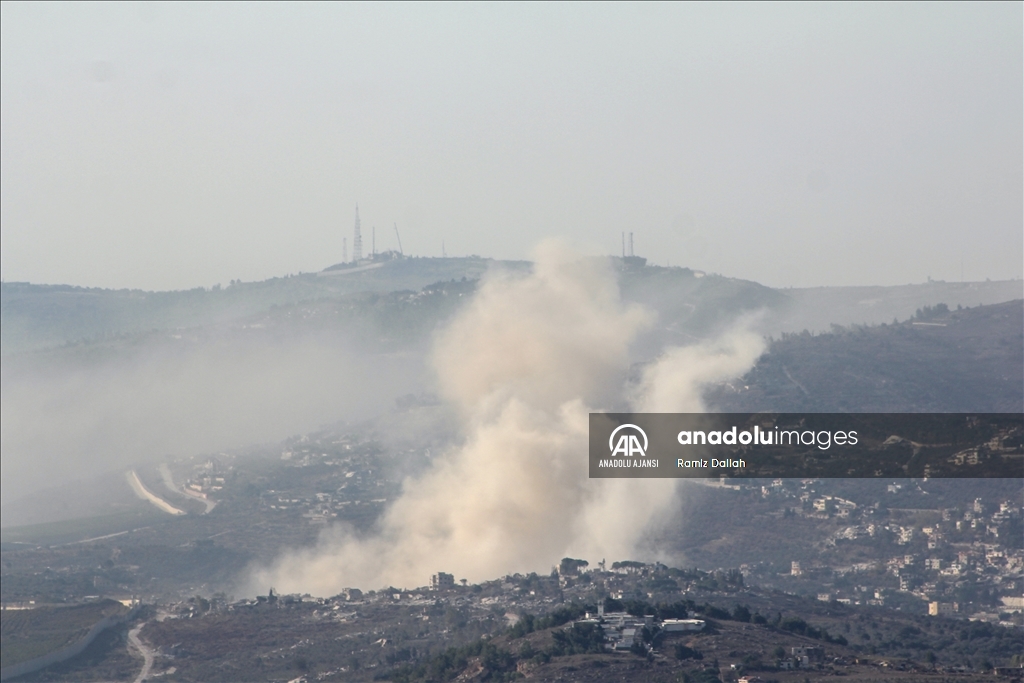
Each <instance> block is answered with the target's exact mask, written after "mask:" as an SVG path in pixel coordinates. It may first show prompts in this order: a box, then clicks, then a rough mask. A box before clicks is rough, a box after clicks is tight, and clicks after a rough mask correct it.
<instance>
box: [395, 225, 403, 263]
mask: <svg viewBox="0 0 1024 683" xmlns="http://www.w3.org/2000/svg"><path fill="white" fill-rule="evenodd" d="M395 237H397V238H398V253H399V254H401V255H402V256H405V252H404V251H402V236H401V235H399V234H398V223H395Z"/></svg>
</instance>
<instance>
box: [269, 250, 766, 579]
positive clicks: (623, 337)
mask: <svg viewBox="0 0 1024 683" xmlns="http://www.w3.org/2000/svg"><path fill="white" fill-rule="evenodd" d="M535 263H536V265H535V268H534V271H533V272H532V273H531V274H530V275H526V276H524V275H513V274H509V273H502V272H495V273H491V274H490V275H489V276H488V277H487V278H485V279H484V280H483V282H482V283H481V285H480V287H479V289H478V291H477V294H476V296H475V298H474V300H473V301H471V302H470V303H469V304H468V305H467V307H466V308H465V309H464V310H463V311H462V312H461V313H460V315H459V316H458V317H457V318H456V319H455V320H454V321H453V322H452V323H451V324H450V325H449V326H448V328H447V329H446V330H444V331H443V332H442V333H441V334H439V335H438V337H437V339H436V346H435V351H434V354H433V363H434V369H435V371H436V373H437V378H438V384H439V387H440V390H441V392H442V394H443V395H444V397H445V398H446V399H447V400H449V401H451V402H452V403H453V404H454V405H455V406H457V408H458V409H459V411H460V413H461V415H462V420H463V423H464V430H465V432H464V433H465V439H464V441H463V443H462V444H461V445H460V446H458V447H456V448H454V449H453V450H452V451H451V452H449V453H447V454H445V456H444V457H441V458H438V459H437V460H436V461H435V463H434V465H433V467H432V468H431V469H430V470H429V471H428V472H427V473H426V474H425V475H424V476H421V477H420V478H418V479H415V480H408V481H406V483H405V485H404V488H403V493H402V495H401V497H400V498H399V499H398V500H397V501H395V503H394V504H393V505H392V506H391V507H390V508H389V509H388V510H387V512H385V514H384V515H383V517H382V519H381V520H380V522H379V524H378V527H377V529H376V530H375V533H374V534H373V535H371V536H370V537H367V538H357V537H356V536H354V535H353V534H352V533H350V532H348V531H346V530H345V529H343V528H336V529H334V530H332V531H330V532H327V533H326V534H325V535H324V536H323V537H322V538H321V540H320V543H319V544H318V546H317V547H315V548H312V549H307V550H300V551H294V552H291V553H288V554H286V555H284V556H283V557H281V558H280V559H279V560H278V561H277V562H276V563H275V564H274V565H273V566H272V567H269V568H263V569H259V570H257V571H255V572H253V574H252V576H251V577H250V581H251V583H250V586H251V589H252V590H265V589H266V587H267V586H268V585H273V586H275V587H277V588H278V589H279V590H283V591H285V592H296V591H298V592H310V593H314V594H319V595H332V594H335V593H337V592H339V591H340V589H341V588H343V587H346V586H359V587H363V588H377V587H381V586H383V585H395V586H419V585H424V584H425V583H426V581H427V578H428V577H429V575H430V574H433V573H435V572H437V571H446V572H452V573H455V574H456V576H457V577H459V578H466V579H468V580H470V581H478V580H483V579H488V578H494V577H496V576H501V575H503V574H507V573H513V572H529V571H538V572H546V571H547V570H549V569H550V567H551V566H552V564H555V563H557V562H558V560H559V559H560V558H561V557H564V556H566V555H571V556H574V557H584V558H590V559H591V560H592V561H595V560H597V559H601V558H612V559H615V558H620V559H621V558H626V557H629V556H630V553H632V552H633V551H634V550H635V549H636V544H637V542H638V540H640V538H641V537H642V532H643V530H644V529H645V528H647V527H648V526H649V523H650V522H651V520H652V519H654V518H655V517H656V516H658V515H659V513H662V512H666V511H667V509H668V507H669V505H670V504H671V502H672V500H673V496H674V495H675V485H674V482H672V481H668V480H625V479H623V480H616V479H601V480H591V479H589V478H588V475H587V459H586V450H587V431H588V413H589V412H590V411H591V410H601V409H603V408H607V407H609V406H611V405H613V404H615V403H618V404H619V405H621V403H622V397H623V395H624V391H625V390H624V386H625V381H626V378H627V373H628V370H629V367H630V357H629V348H630V344H631V342H633V340H634V339H635V338H636V336H637V335H638V334H639V333H641V332H642V331H643V330H645V329H647V328H648V327H650V326H651V325H652V324H653V322H654V316H653V314H652V313H650V312H649V311H647V310H645V309H643V308H641V307H639V306H636V305H628V304H625V303H623V302H622V300H621V299H620V297H619V292H618V287H617V284H616V278H615V274H614V272H613V271H612V269H611V266H610V264H609V262H608V261H607V260H598V259H580V258H579V257H578V256H577V255H575V254H573V253H571V252H570V251H568V250H567V249H566V248H564V247H563V246H561V245H560V244H558V243H554V242H548V243H544V244H542V245H541V246H540V247H539V248H538V249H537V252H536V254H535ZM755 350H756V351H757V352H759V351H760V348H759V347H758V346H757V345H756V344H753V343H751V340H750V338H748V337H746V336H743V335H734V336H733V338H732V339H731V340H723V341H722V342H720V343H718V344H717V345H703V346H698V347H692V348H688V349H676V350H672V351H669V352H668V353H666V354H665V355H664V356H663V357H662V358H661V359H660V360H658V361H657V362H656V363H654V364H652V365H651V366H650V367H649V368H648V370H647V372H646V373H645V374H644V377H643V379H642V382H641V389H640V393H639V394H637V395H636V396H634V397H633V400H634V404H635V405H636V406H637V407H638V408H642V409H645V410H680V409H687V410H691V409H692V410H696V409H699V406H700V387H701V385H702V384H704V383H706V382H709V381H713V380H715V379H719V378H722V377H723V376H735V375H736V374H737V373H738V372H742V371H743V370H744V369H745V368H746V367H747V366H748V365H749V364H750V363H751V362H752V360H753V358H756V355H757V353H755Z"/></svg>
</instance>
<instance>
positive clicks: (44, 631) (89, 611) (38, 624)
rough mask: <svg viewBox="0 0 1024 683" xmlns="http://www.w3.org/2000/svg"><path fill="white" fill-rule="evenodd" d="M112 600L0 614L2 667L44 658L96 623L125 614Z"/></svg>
mask: <svg viewBox="0 0 1024 683" xmlns="http://www.w3.org/2000/svg"><path fill="white" fill-rule="evenodd" d="M127 611H128V608H127V607H125V606H124V605H122V604H121V603H119V602H116V601H114V600H101V601H99V602H94V603H88V604H84V605H75V606H73V607H40V608H38V609H27V610H3V611H2V612H0V662H2V665H3V666H4V667H8V666H12V665H14V664H18V663H19V662H24V661H27V660H29V659H34V658H36V657H40V656H42V655H45V654H46V653H48V652H53V651H54V650H57V649H60V648H62V647H64V646H65V645H70V644H72V643H75V642H77V641H78V640H80V639H81V638H82V637H84V636H85V634H86V633H88V632H89V629H90V628H92V626H93V624H95V623H96V622H98V621H99V620H101V619H103V618H105V617H108V616H112V615H116V614H124V613H125V612H127Z"/></svg>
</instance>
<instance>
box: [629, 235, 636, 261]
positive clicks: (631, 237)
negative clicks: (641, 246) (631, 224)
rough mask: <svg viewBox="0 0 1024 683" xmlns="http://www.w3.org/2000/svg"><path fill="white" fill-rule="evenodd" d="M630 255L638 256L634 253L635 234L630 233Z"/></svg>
mask: <svg viewBox="0 0 1024 683" xmlns="http://www.w3.org/2000/svg"><path fill="white" fill-rule="evenodd" d="M629 255H630V256H636V254H634V253H633V233H629Z"/></svg>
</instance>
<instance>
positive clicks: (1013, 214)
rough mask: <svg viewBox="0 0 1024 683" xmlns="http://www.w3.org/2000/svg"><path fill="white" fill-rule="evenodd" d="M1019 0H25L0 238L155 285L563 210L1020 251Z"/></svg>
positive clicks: (15, 41)
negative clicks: (590, 0) (383, 0)
mask: <svg viewBox="0 0 1024 683" xmlns="http://www.w3.org/2000/svg"><path fill="white" fill-rule="evenodd" d="M1022 24H1024V11H1022V4H1021V3H1019V2H1016V3H1000V4H979V3H972V4H912V5H899V4H883V3H874V4H870V5H857V4H852V5H851V4H827V5H807V4H799V5H796V4H783V5H765V4H745V5H744V4H722V5H704V4H701V5H690V4H687V5H666V4H647V5H644V4H634V3H631V4H628V5H627V4H620V5H609V4H600V5H580V4H572V5H552V4H529V5H509V4H503V5H480V4H472V5H470V4H458V5H448V4H442V5H422V4H415V5H400V4H388V5H367V4H358V5H347V4H330V5H328V4H307V5H302V4H295V3H289V4H279V5H273V4H219V5H218V4H208V3H192V4H162V3H138V4H131V3H118V4H83V3H75V4H56V3H46V4H15V3H3V5H2V17H0V37H2V40H0V54H2V82H0V86H2V87H0V90H2V103H0V104H2V112H0V132H2V140H0V159H2V183H0V192H2V202H0V241H2V248H0V269H2V276H3V278H4V280H6V281H14V280H29V281H32V282H45V283H71V284H79V285H92V286H104V287H142V288H147V289H167V288H188V287H195V286H210V285H213V284H215V283H224V284H227V282H228V281H229V280H231V279H235V278H241V279H244V280H256V279H263V278H267V277H272V276H275V275H283V274H286V273H290V272H298V271H315V270H319V269H322V268H323V267H325V266H327V265H330V264H332V263H336V262H338V261H340V260H341V249H342V237H348V238H349V246H350V248H351V229H352V219H353V209H354V207H355V204H356V203H357V202H358V203H359V206H360V209H361V212H362V216H363V223H364V229H365V234H366V241H367V243H368V242H369V232H370V227H371V226H373V225H376V226H377V246H378V249H387V248H393V247H395V246H396V242H395V239H394V231H393V228H392V225H393V224H394V223H396V222H397V224H398V227H399V229H400V230H401V234H402V243H403V246H404V247H405V251H406V252H407V253H412V254H417V255H423V256H438V255H440V253H441V244H442V240H443V241H444V244H445V246H446V248H447V251H448V254H449V255H467V254H480V255H485V256H493V257H497V258H524V257H526V256H527V254H528V253H529V250H530V248H531V247H532V246H533V245H534V244H536V243H537V242H538V241H539V240H540V239H541V238H543V237H545V236H549V235H561V236H566V237H568V238H570V239H571V240H574V241H575V242H577V243H578V245H579V246H580V247H581V248H583V249H584V250H586V251H590V252H594V253H618V251H619V249H620V235H621V232H622V231H624V230H625V231H632V232H634V233H635V243H636V251H637V254H638V255H644V256H647V257H649V258H650V259H652V260H653V261H655V262H657V263H659V264H665V263H671V264H672V265H688V266H692V267H695V268H701V269H705V270H709V271H715V272H721V273H724V274H727V275H732V276H738V277H744V278H750V279H754V280H757V281H760V282H763V283H765V284H769V285H775V286H788V285H797V286H808V285H839V284H899V283H906V282H921V281H924V280H925V279H926V278H927V277H928V276H931V277H933V278H935V279H946V280H959V279H960V277H961V263H962V264H963V274H964V276H966V278H967V279H984V278H986V277H990V278H993V279H997V278H1015V277H1020V276H1021V275H1022V269H1024V266H1022V260H1024V257H1022V254H1024V225H1022V202H1024V197H1022V187H1024V174H1022V157H1024V147H1022V130H1024V115H1022V96H1024V95H1022V93H1024V82H1022V80H1024V77H1022V64H1024V47H1022V34H1024V31H1022Z"/></svg>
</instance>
